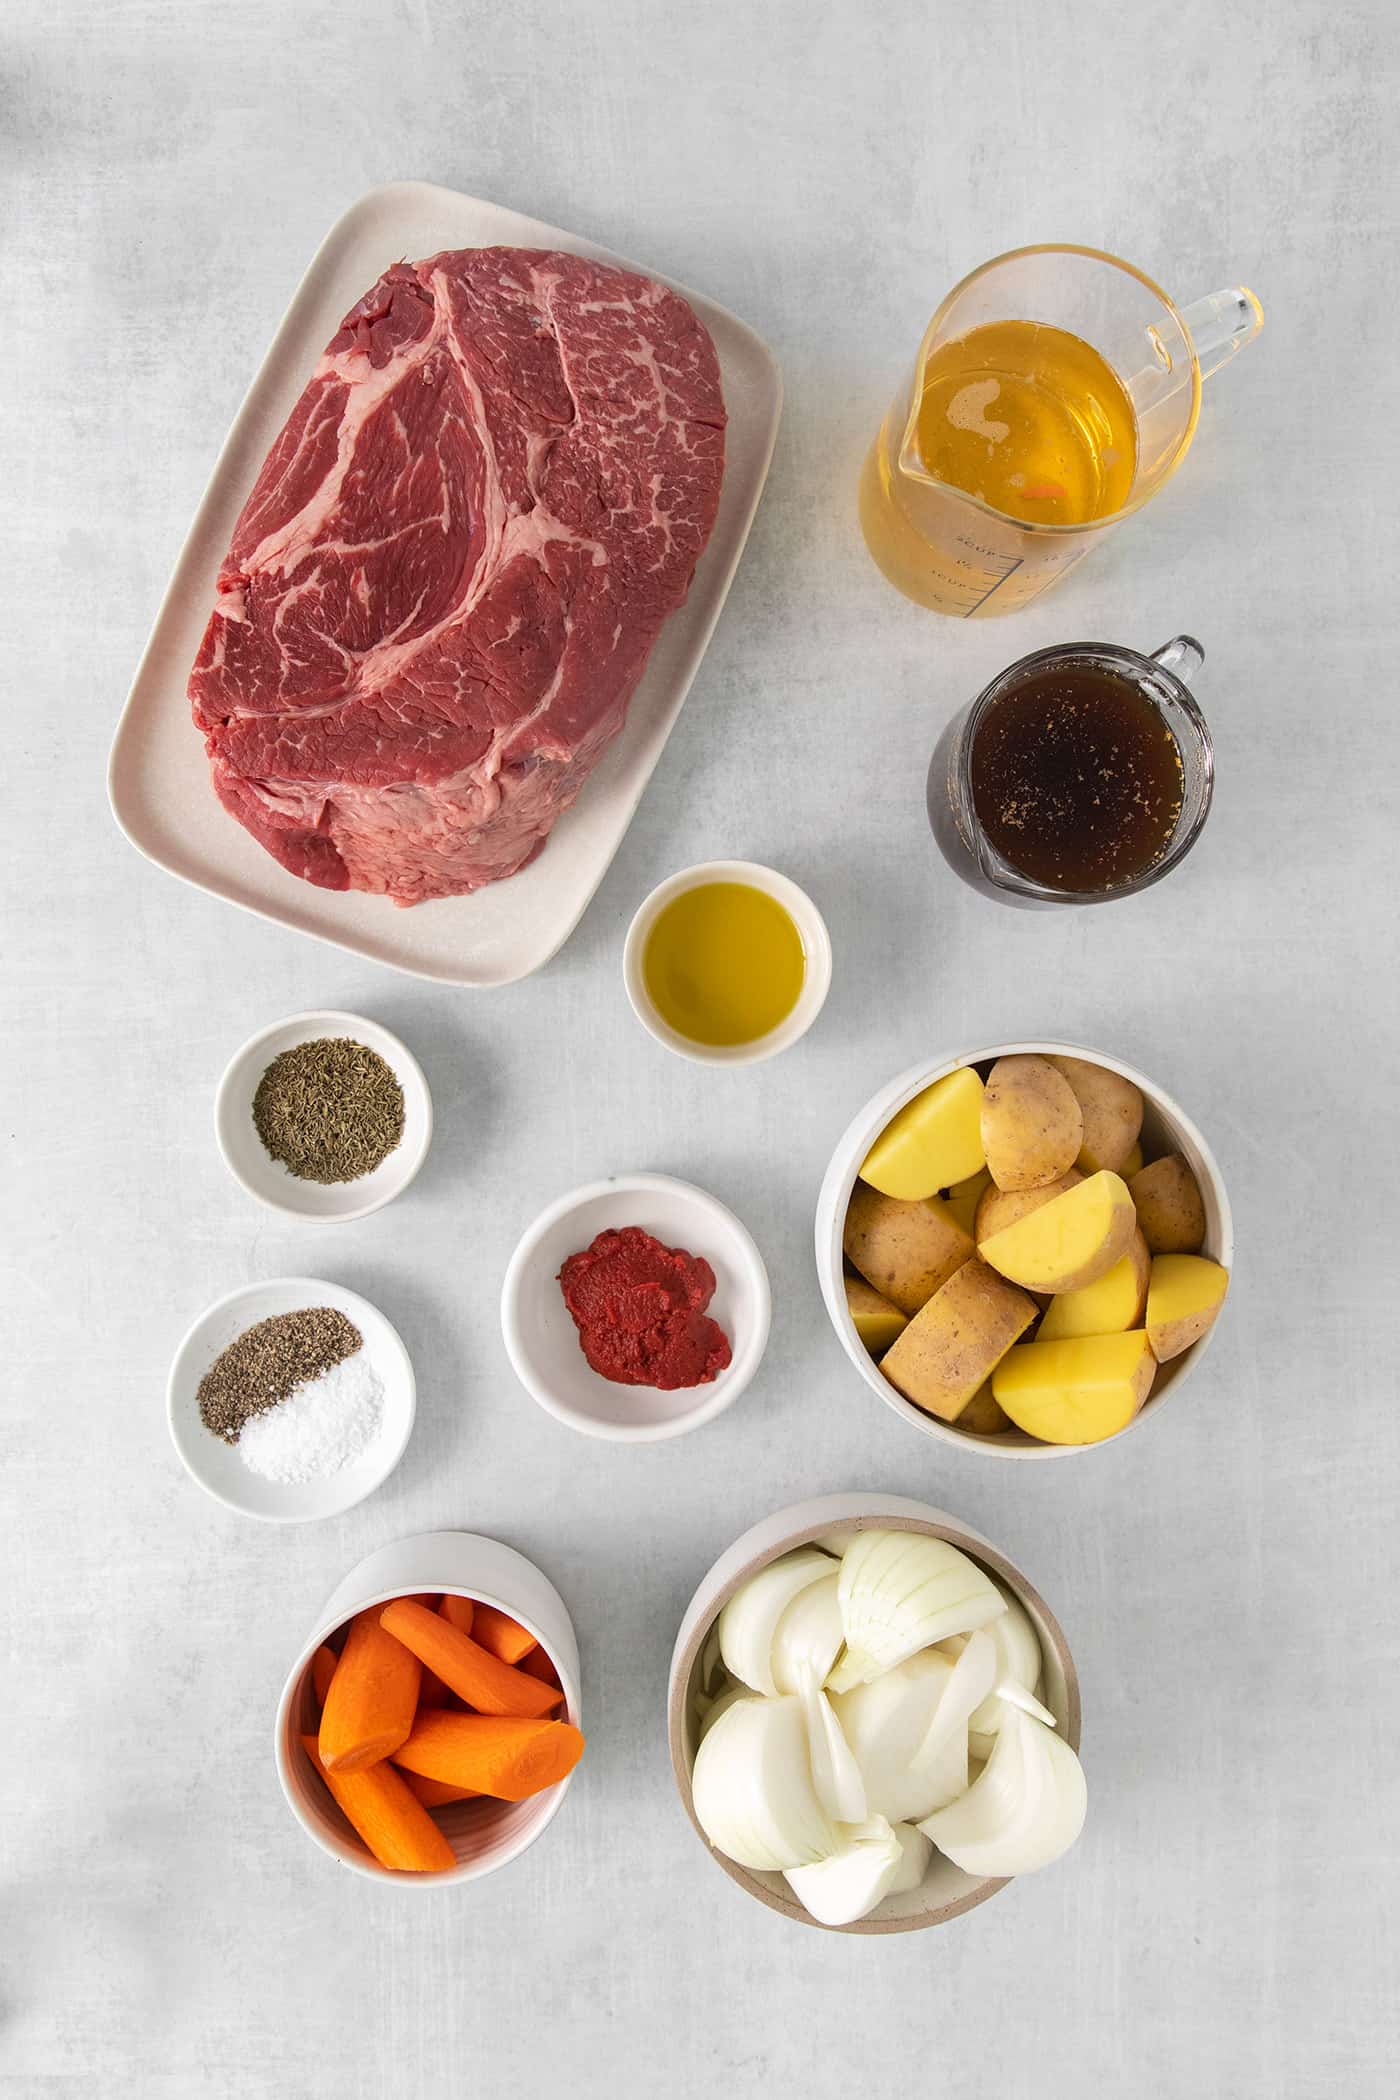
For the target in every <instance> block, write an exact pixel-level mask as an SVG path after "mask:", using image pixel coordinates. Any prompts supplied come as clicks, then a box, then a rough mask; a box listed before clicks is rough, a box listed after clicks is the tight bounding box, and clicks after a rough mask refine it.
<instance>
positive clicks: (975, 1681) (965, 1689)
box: [917, 1627, 997, 1759]
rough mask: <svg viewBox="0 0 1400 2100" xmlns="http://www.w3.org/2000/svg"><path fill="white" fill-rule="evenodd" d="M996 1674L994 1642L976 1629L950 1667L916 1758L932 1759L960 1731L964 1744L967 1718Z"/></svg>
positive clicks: (986, 1633) (989, 1687)
mask: <svg viewBox="0 0 1400 2100" xmlns="http://www.w3.org/2000/svg"><path fill="white" fill-rule="evenodd" d="M996 1673H997V1650H996V1642H995V1641H994V1640H993V1639H992V1637H991V1635H990V1633H988V1632H987V1630H986V1629H985V1627H979V1628H978V1629H977V1631H976V1633H970V1634H969V1635H968V1637H967V1641H966V1643H965V1645H964V1647H963V1650H962V1653H961V1654H960V1655H959V1656H958V1658H957V1661H956V1662H955V1663H954V1664H953V1667H952V1671H951V1672H950V1674H949V1677H948V1680H947V1682H946V1684H945V1685H944V1687H943V1691H942V1694H941V1696H940V1698H939V1701H938V1705H937V1707H936V1708H935V1709H934V1715H933V1719H932V1720H931V1721H930V1723H929V1730H928V1734H927V1735H926V1736H925V1738H924V1741H923V1743H922V1745H921V1746H920V1749H919V1751H918V1753H917V1755H918V1757H919V1758H922V1759H929V1758H933V1757H935V1756H936V1755H937V1754H938V1752H939V1750H940V1749H941V1748H942V1747H943V1745H944V1744H945V1743H946V1742H948V1741H950V1740H951V1739H952V1738H953V1737H954V1736H956V1735H957V1734H958V1733H959V1732H961V1734H962V1737H963V1740H964V1743H965V1742H966V1738H967V1722H968V1715H969V1714H971V1713H972V1712H974V1711H975V1709H976V1708H977V1707H979V1706H980V1705H981V1704H982V1702H983V1700H984V1699H985V1698H986V1696H987V1693H988V1692H989V1691H990V1690H991V1687H992V1685H993V1683H994V1682H995V1680H996Z"/></svg>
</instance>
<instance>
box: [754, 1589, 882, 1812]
mask: <svg viewBox="0 0 1400 2100" xmlns="http://www.w3.org/2000/svg"><path fill="white" fill-rule="evenodd" d="M827 1566H828V1568H830V1569H831V1572H830V1574H829V1575H826V1576H824V1577H822V1578H820V1579H819V1580H818V1581H816V1582H813V1583H811V1584H809V1585H808V1587H807V1588H806V1589H804V1590H802V1591H801V1592H800V1593H799V1594H798V1595H797V1596H796V1597H794V1598H793V1600H792V1602H791V1604H789V1606H788V1607H787V1609H786V1611H785V1612H784V1613H783V1615H782V1617H781V1618H780V1619H779V1621H778V1623H777V1626H776V1627H775V1628H774V1632H773V1640H772V1645H771V1647H770V1649H769V1653H768V1667H769V1670H770V1672H771V1673H772V1678H773V1683H774V1686H775V1687H776V1689H777V1690H778V1691H780V1692H796V1691H800V1690H801V1688H802V1686H801V1680H802V1677H803V1675H804V1674H805V1673H806V1672H807V1671H811V1672H812V1674H813V1675H814V1676H815V1677H816V1680H817V1683H818V1684H823V1683H824V1682H825V1681H826V1675H827V1672H828V1671H829V1670H830V1668H831V1666H832V1664H833V1663H834V1662H835V1660H836V1658H837V1656H838V1655H839V1654H840V1653H841V1644H842V1642H843V1641H844V1640H845V1638H846V1633H845V1628H844V1627H843V1626H842V1623H841V1600H840V1598H839V1597H838V1596H837V1594H836V1589H837V1581H838V1577H837V1573H836V1569H835V1568H834V1567H833V1566H832V1564H831V1562H830V1561H828V1562H827ZM849 1820H850V1821H851V1822H854V1823H859V1822H861V1821H863V1820H864V1819H863V1818H862V1817H860V1816H852V1817H851V1818H850V1819H849Z"/></svg>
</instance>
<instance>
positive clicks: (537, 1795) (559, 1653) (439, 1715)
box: [276, 1531, 583, 1885]
mask: <svg viewBox="0 0 1400 2100" xmlns="http://www.w3.org/2000/svg"><path fill="white" fill-rule="evenodd" d="M582 1751H583V1737H582V1735H581V1734H580V1732H579V1662H578V1643H577V1641H576V1640H575V1638H574V1629H573V1625H572V1623H571V1622H570V1619H569V1614H568V1611H567V1610H566V1608H565V1605H564V1600H563V1598H562V1597H561V1596H560V1595H559V1592H558V1591H557V1590H556V1589H555V1587H554V1585H553V1583H552V1582H550V1581H549V1579H548V1578H547V1577H546V1576H545V1575H542V1574H541V1572H540V1570H539V1569H538V1568H537V1567H535V1566H534V1565H533V1564H532V1563H531V1562H530V1561H528V1560H526V1559H525V1558H524V1556H523V1555H522V1554H519V1553H517V1552H515V1551H514V1549H513V1548H512V1547H510V1546H503V1545H501V1544H500V1543H499V1542H498V1541H497V1540H495V1539H488V1538H482V1537H480V1536H479V1535H478V1534H476V1533H474V1532H468V1531H430V1532H424V1533H421V1534H420V1535H419V1536H418V1537H416V1538H408V1539H401V1540H399V1542H398V1543H397V1544H396V1545H392V1546H383V1547H381V1548H380V1550H379V1551H378V1552H377V1553H372V1554H370V1556H369V1558H368V1559H367V1560H363V1561H361V1562H360V1564H359V1566H358V1567H356V1568H352V1570H351V1571H350V1573H349V1574H348V1575H347V1576H346V1577H345V1580H344V1581H343V1582H342V1583H341V1584H340V1585H339V1587H338V1588H337V1589H336V1590H334V1591H333V1592H332V1594H331V1596H330V1597H329V1598H328V1599H327V1602H326V1607H325V1610H324V1611H323V1612H322V1614H321V1617H320V1620H319V1621H318V1623H317V1626H316V1628H315V1631H314V1632H313V1633H312V1635H311V1638H310V1639H309V1641H308V1642H307V1644H306V1646H305V1648H304V1649H303V1651H302V1653H301V1655H300V1656H299V1657H298V1658H297V1661H296V1664H295V1666H294V1668H293V1670H292V1672H291V1675H290V1676H289V1677H288V1679H287V1684H286V1689H285V1690H284V1691H283V1694H282V1699H281V1703H280V1705H279V1707H278V1709H277V1727H276V1755H277V1771H278V1776H279V1778H280V1779H281V1781H282V1791H283V1792H284V1793H285V1795H286V1797H287V1800H288V1803H289V1804H290V1806H291V1810H292V1813H293V1815H294V1816H295V1817H296V1819H297V1821H298V1822H299V1823H300V1824H301V1827H302V1829H303V1830H304V1831H305V1832H306V1833H307V1835H308V1836H309V1837H311V1838H313V1839H314V1840H315V1842H316V1843H317V1844H318V1845H319V1846H320V1847H321V1849H322V1850H323V1851H324V1852H328V1853H329V1854H330V1855H331V1857H332V1858H333V1859H337V1860H339V1861H340V1863H341V1864H342V1865H343V1866H347V1867H350V1868H352V1869H353V1870H354V1871H355V1872H356V1873H359V1874H365V1875H368V1876H369V1877H370V1878H371V1879H372V1880H376V1881H402V1882H407V1883H410V1884H420V1885H421V1884H423V1883H438V1882H449V1881H475V1880H476V1879H478V1877H479V1876H481V1875H483V1874H493V1873H495V1872H496V1870H497V1868H499V1867H503V1866H505V1865H507V1863H508V1862H509V1861H510V1860H512V1859H516V1858H518V1856H519V1855H520V1854H521V1853H522V1852H523V1851H524V1850H525V1848H526V1846H527V1845H532V1844H533V1843H534V1841H535V1839H536V1838H537V1837H539V1836H540V1834H541V1832H542V1831H543V1830H544V1829H545V1828H546V1826H547V1825H548V1824H550V1823H551V1822H552V1821H553V1820H554V1818H555V1816H556V1815H557V1814H558V1813H559V1810H560V1808H561V1807H562V1806H563V1801H564V1796H565V1794H566V1793H567V1791H568V1788H569V1781H570V1779H571V1777H572V1775H573V1771H574V1768H575V1766H576V1765H577V1763H578V1760H579V1757H580V1756H581V1755H582Z"/></svg>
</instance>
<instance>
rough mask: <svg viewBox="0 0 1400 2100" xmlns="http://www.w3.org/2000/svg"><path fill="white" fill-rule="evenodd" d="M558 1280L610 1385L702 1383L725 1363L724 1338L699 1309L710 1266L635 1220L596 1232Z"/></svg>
mask: <svg viewBox="0 0 1400 2100" xmlns="http://www.w3.org/2000/svg"><path fill="white" fill-rule="evenodd" d="M559 1284H560V1288H561V1289H562V1290H563V1293H564V1303H565V1304H566V1305H567V1306H568V1308H569V1311H570V1313H571V1314H572V1315H573V1320H574V1325H575V1326H576V1327H577V1328H578V1338H579V1344H580V1347H581V1348H582V1350H583V1353H584V1355H585V1356H586V1357H587V1358H588V1361H589V1363H590V1364H592V1366H593V1368H594V1370H595V1371H597V1372H598V1374H599V1376H600V1377H603V1378H610V1379H611V1380H612V1382H613V1384H614V1385H650V1386H656V1387H657V1388H659V1390H660V1391H662V1392H664V1393H671V1392H675V1391H676V1390H677V1389H678V1388H679V1387H681V1386H687V1385H708V1384H709V1383H710V1382H711V1380H712V1379H714V1378H716V1377H717V1376H718V1375H719V1373H720V1372H721V1371H722V1370H723V1369H724V1367H725V1365H726V1364H727V1363H728V1362H729V1359H730V1354H731V1352H730V1347H729V1338H728V1336H727V1335H726V1334H725V1332H724V1330H723V1328H722V1327H720V1326H718V1325H717V1324H716V1322H715V1321H714V1320H712V1319H710V1317H709V1315H708V1314H707V1313H706V1311H705V1307H706V1306H707V1305H708V1304H709V1302H710V1300H711V1298H713V1296H714V1294H715V1272H714V1270H713V1269H712V1268H711V1267H710V1264H709V1263H708V1262H707V1261H703V1260H702V1259H701V1258H700V1256H699V1255H697V1254H687V1253H686V1251H685V1249H684V1248H683V1247H663V1246H662V1244H661V1242H660V1240H656V1239H653V1238H652V1236H651V1234H650V1233H649V1232H643V1231H642V1229H641V1227H640V1226H639V1225H624V1226H623V1228H622V1230H621V1231H620V1232H600V1233H599V1234H598V1237H597V1238H596V1239H595V1240H594V1242H593V1244H592V1246H591V1247H585V1248H584V1250H583V1252H582V1253H581V1254H571V1255H570V1256H569V1258H568V1260H567V1261H566V1262H565V1264H564V1266H563V1268H562V1269H561V1270H560V1271H559Z"/></svg>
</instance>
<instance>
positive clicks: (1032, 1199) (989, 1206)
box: [972, 1167, 1084, 1247]
mask: <svg viewBox="0 0 1400 2100" xmlns="http://www.w3.org/2000/svg"><path fill="white" fill-rule="evenodd" d="M1083 1179H1084V1176H1083V1175H1082V1174H1081V1173H1080V1171H1079V1169H1078V1167H1071V1168H1070V1169H1069V1172H1068V1173H1067V1174H1062V1175H1061V1176H1060V1178H1059V1180H1058V1181H1047V1182H1046V1183H1045V1186H1044V1187H1043V1188H1038V1189H999V1188H998V1187H997V1186H996V1184H995V1182H993V1184H992V1186H991V1187H990V1188H989V1189H984V1190H983V1191H982V1194H981V1195H980V1196H979V1197H978V1199H977V1214H976V1216H975V1218H974V1219H973V1225H972V1237H973V1238H974V1239H975V1240H976V1242H977V1244H978V1246H979V1247H980V1246H981V1244H982V1242H983V1240H989V1239H990V1238H991V1236H992V1234H993V1233H994V1232H1000V1231H1001V1229H1002V1227H1003V1226H1004V1225H1015V1224H1018V1223H1019V1222H1020V1220H1021V1219H1022V1218H1028V1217H1029V1216H1030V1214H1031V1212H1032V1211H1033V1210H1039V1209H1040V1206H1041V1204H1042V1203H1048V1202H1049V1201H1050V1200H1051V1198H1052V1197H1053V1196H1063V1195H1064V1193H1065V1190H1066V1189H1072V1188H1073V1187H1074V1186H1075V1185H1076V1183H1078V1182H1081V1181H1082V1180H1083Z"/></svg>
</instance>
